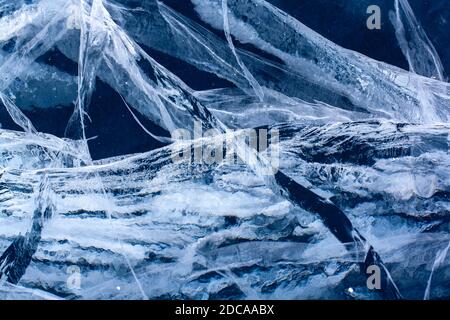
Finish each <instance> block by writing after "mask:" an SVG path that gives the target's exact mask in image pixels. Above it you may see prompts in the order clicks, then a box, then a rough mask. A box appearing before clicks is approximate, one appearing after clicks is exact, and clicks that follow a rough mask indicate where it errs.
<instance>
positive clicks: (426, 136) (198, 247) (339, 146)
mask: <svg viewBox="0 0 450 320" xmlns="http://www.w3.org/2000/svg"><path fill="white" fill-rule="evenodd" d="M170 4H171V1H163V2H157V1H153V0H143V1H138V0H133V1H126V0H116V1H112V0H111V1H109V0H108V1H106V0H40V1H38V0H35V1H27V2H25V1H0V102H1V103H0V108H2V109H3V110H2V112H0V116H1V117H0V124H1V126H0V154H1V158H0V220H1V223H0V226H1V227H0V252H2V255H1V256H0V285H1V287H0V297H1V298H9V299H11V298H26V299H64V298H66V299H140V298H143V299H155V298H171V299H175V298H176V299H182V298H188V299H229V298H235V299H236V298H243V299H260V298H267V299H280V298H281V299H308V298H316V299H327V298H334V299H354V298H356V299H397V298H402V297H404V298H413V299H418V298H419V299H421V298H426V299H435V298H450V291H449V289H450V288H449V284H448V283H449V281H448V280H449V277H448V275H449V272H450V264H449V263H450V261H449V259H450V258H449V257H448V256H447V252H448V248H449V245H450V235H449V233H448V232H449V225H450V219H449V210H450V203H449V196H450V157H449V153H448V145H449V138H448V137H449V133H450V125H449V124H448V122H449V118H450V85H449V84H448V83H447V82H445V72H444V67H443V66H442V63H441V60H440V57H439V55H438V54H437V51H436V49H435V48H434V46H433V44H432V43H431V41H430V40H429V37H428V36H427V34H426V33H425V31H424V30H423V29H421V28H420V27H417V26H418V23H417V18H416V17H415V16H414V11H413V10H412V9H411V6H410V5H409V3H408V2H407V1H406V0H398V1H395V10H394V11H392V12H391V22H392V24H393V26H394V28H395V37H396V38H397V40H398V45H399V47H400V49H401V51H402V53H403V54H404V55H405V57H406V59H407V61H408V64H409V68H410V71H406V70H402V69H400V68H398V67H395V66H392V65H389V64H387V63H383V62H380V61H375V60H373V59H371V58H369V57H367V56H364V55H362V54H360V53H358V52H355V51H351V50H348V49H344V48H342V47H340V46H338V45H337V44H335V43H333V42H331V41H329V40H327V39H326V38H324V37H322V36H321V35H319V34H318V33H316V32H315V31H313V30H312V29H310V28H308V27H307V26H305V25H303V24H302V23H301V22H300V21H298V20H296V19H294V18H293V17H291V16H289V15H288V14H287V13H286V12H283V11H282V10H280V9H278V8H277V7H275V6H274V5H273V4H271V3H269V2H265V1H263V0H208V1H205V0H192V4H191V5H192V10H194V11H195V13H196V14H197V15H196V16H195V18H194V16H193V15H192V14H191V15H190V16H188V15H187V14H186V15H184V13H186V12H184V11H183V10H176V7H171V6H170ZM55 53H58V54H59V55H60V56H59V58H52V54H55ZM167 56H170V57H172V58H173V59H175V58H176V61H178V63H185V64H189V65H191V66H192V67H193V68H196V69H198V70H200V71H201V72H206V73H209V74H210V75H215V77H217V78H220V79H222V81H223V82H224V83H228V84H229V85H228V86H226V87H225V86H224V87H220V88H209V89H208V90H202V91H199V90H194V89H193V88H191V87H190V86H189V85H188V84H187V82H188V81H190V80H192V79H183V77H181V76H180V77H179V76H177V75H175V73H174V71H171V70H170V64H168V65H166V66H163V65H162V64H161V63H162V62H160V61H159V60H164V59H167ZM446 58H447V57H446ZM52 59H53V60H52ZM55 60H58V61H55ZM61 61H64V63H61ZM74 66H75V67H74ZM74 69H75V70H74ZM200 71H199V72H200ZM202 74H203V73H202ZM100 82H101V83H103V84H104V85H105V86H108V88H110V90H111V91H112V92H114V94H116V95H118V97H119V102H116V103H120V104H121V105H123V107H124V110H126V112H127V113H129V114H130V115H131V119H132V121H133V123H134V124H135V125H136V126H137V127H138V128H139V130H142V131H143V132H145V134H147V135H148V136H150V137H151V138H152V139H154V140H155V141H158V143H160V144H162V145H164V146H163V147H155V148H148V151H147V152H136V153H134V154H125V155H124V154H119V155H116V156H115V157H112V158H107V159H93V157H92V155H91V154H92V149H93V148H95V145H94V144H92V141H94V140H95V137H91V136H89V134H88V132H89V130H90V129H91V128H92V127H93V126H95V125H94V124H93V123H92V120H91V118H90V114H91V113H94V112H95V111H96V108H99V106H98V105H97V104H96V103H94V102H93V101H98V96H101V94H102V93H99V92H98V90H99V89H98V84H99V83H100ZM96 99H97V100H96ZM110 107H111V106H110ZM69 108H73V110H70V114H71V115H70V116H68V117H67V119H65V121H66V122H67V123H64V128H65V130H64V131H65V132H64V135H60V136H58V135H56V134H50V133H49V132H47V131H46V130H39V129H38V128H39V127H38V125H40V126H41V125H42V119H40V118H39V117H37V118H36V119H37V120H36V121H37V122H38V123H33V121H32V119H33V116H34V117H36V114H39V113H42V112H44V111H45V112H51V113H57V112H62V111H61V110H66V111H64V112H67V110H68V109H69ZM27 114H31V115H32V116H30V117H28V116H27ZM46 114H48V113H46ZM107 117H111V118H112V117H113V115H107ZM195 121H197V122H199V123H201V125H202V127H203V129H205V130H206V129H215V130H216V131H217V135H216V136H214V137H207V138H204V139H199V140H189V141H174V140H173V139H171V138H170V136H169V135H167V134H165V133H167V132H170V131H173V130H175V129H177V128H183V129H188V130H190V131H191V132H193V131H194V123H195ZM149 124H150V125H149ZM55 126H56V124H55ZM112 126H114V122H113V123H112ZM256 127H266V128H268V129H277V130H279V132H280V143H279V145H277V146H271V147H270V149H269V150H267V151H264V152H256V150H253V149H251V148H250V147H249V146H248V145H247V144H245V143H244V142H243V141H242V140H241V139H235V140H233V141H232V144H231V147H232V148H233V150H235V151H236V153H237V155H238V157H239V158H240V159H241V161H240V162H239V163H228V162H225V161H224V162H222V163H218V164H214V165H206V164H203V165H198V164H191V163H190V162H188V161H187V160H185V161H181V162H174V161H173V159H172V155H173V151H174V150H182V149H183V148H186V146H187V147H189V148H190V147H191V146H194V147H195V146H197V145H198V144H200V143H206V144H207V145H213V144H215V143H217V139H220V138H221V137H222V135H223V134H224V133H225V132H226V130H227V129H228V128H237V129H246V128H256ZM129 139H133V137H129ZM114 143H115V142H114V141H112V142H111V144H112V145H113V144H114ZM116 143H122V142H116ZM273 148H278V149H279V150H280V170H279V171H275V172H273V174H269V175H268V174H267V172H269V171H270V172H271V170H272V169H273V167H272V165H273V164H272V163H271V162H270V161H269V157H268V154H269V151H271V150H272V149H273ZM229 151H230V150H227V152H229ZM372 264H376V265H378V266H379V267H380V268H381V270H382V279H383V280H382V289H381V290H368V288H367V286H366V276H367V275H366V272H365V271H366V268H367V267H368V266H369V265H372ZM74 266H77V267H78V270H79V271H80V272H81V274H80V281H81V282H80V286H79V288H74V287H72V286H70V285H68V284H69V282H68V279H69V278H70V277H71V276H72V274H70V273H69V272H68V268H69V269H70V268H72V267H74ZM349 288H352V289H353V290H350V291H349V290H348V289H349Z"/></svg>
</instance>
